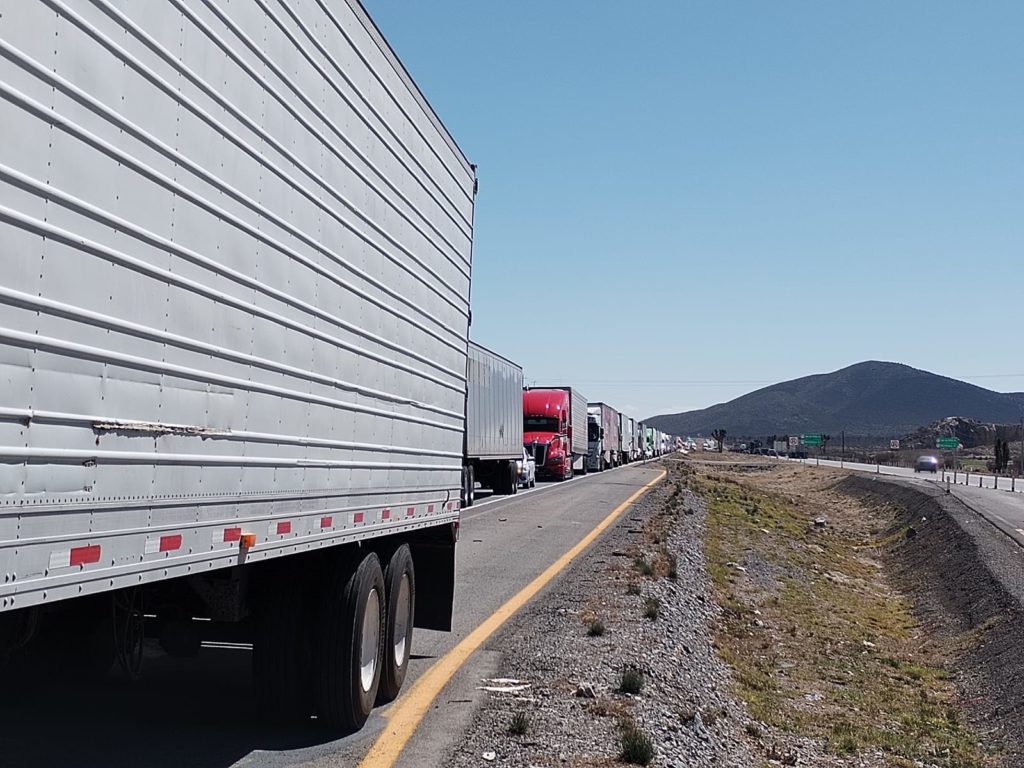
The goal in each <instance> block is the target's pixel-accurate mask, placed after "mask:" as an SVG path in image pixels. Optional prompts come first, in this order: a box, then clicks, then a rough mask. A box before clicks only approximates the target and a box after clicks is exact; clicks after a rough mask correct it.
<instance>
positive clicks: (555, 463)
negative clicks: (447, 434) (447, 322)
mask: <svg viewBox="0 0 1024 768" xmlns="http://www.w3.org/2000/svg"><path fill="white" fill-rule="evenodd" d="M522 383H523V371H522V368H520V367H519V366H518V365H516V364H515V363H513V362H511V361H509V360H507V359H505V358H504V357H502V356H500V355H498V354H496V353H494V352H491V351H490V350H488V349H485V348H484V347H481V346H480V345H478V344H475V343H473V342H470V344H469V369H468V397H467V404H466V441H465V450H464V463H463V470H462V495H461V502H462V506H471V505H472V504H473V502H474V500H475V496H476V487H477V486H478V485H479V486H480V487H483V488H489V489H491V490H492V491H493V492H495V493H499V494H512V493H516V492H517V490H518V488H519V485H520V483H522V482H526V479H527V475H528V473H527V472H525V471H524V470H523V467H524V465H525V464H526V463H528V462H532V463H533V465H534V466H535V468H536V470H535V471H536V476H537V477H540V478H551V479H554V480H568V479H570V478H571V477H573V475H574V474H575V473H577V472H579V473H581V474H587V473H588V472H602V471H604V470H606V469H611V468H613V467H618V466H622V465H623V464H629V463H631V462H634V461H641V460H645V459H651V458H655V457H657V456H661V455H663V454H665V453H667V452H669V451H671V450H673V449H674V446H675V438H673V437H670V436H669V435H666V434H664V433H663V432H661V431H659V430H657V429H655V428H654V427H650V426H647V425H646V424H644V423H643V422H640V421H637V420H636V419H634V418H632V417H630V416H627V415H626V414H624V413H619V412H618V411H617V410H615V409H614V408H612V407H611V406H610V405H608V404H607V403H600V402H598V403H594V402H588V401H587V398H586V397H585V396H584V395H583V394H582V393H580V391H579V390H578V389H576V388H574V387H569V386H545V387H523V386H522Z"/></svg>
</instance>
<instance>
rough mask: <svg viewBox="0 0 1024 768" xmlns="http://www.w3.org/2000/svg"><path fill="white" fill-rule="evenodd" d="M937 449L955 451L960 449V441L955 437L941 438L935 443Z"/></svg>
mask: <svg viewBox="0 0 1024 768" xmlns="http://www.w3.org/2000/svg"><path fill="white" fill-rule="evenodd" d="M935 447H936V448H942V449H944V450H948V451H955V450H956V449H957V448H959V447H960V441H959V440H957V439H956V438H955V437H940V438H939V439H938V440H936V441H935Z"/></svg>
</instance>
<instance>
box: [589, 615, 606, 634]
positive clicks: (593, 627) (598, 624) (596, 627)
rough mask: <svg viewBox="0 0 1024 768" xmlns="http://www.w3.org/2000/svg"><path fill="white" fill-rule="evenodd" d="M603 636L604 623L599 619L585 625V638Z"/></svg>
mask: <svg viewBox="0 0 1024 768" xmlns="http://www.w3.org/2000/svg"><path fill="white" fill-rule="evenodd" d="M603 634H604V622H603V621H601V620H600V619H594V620H593V621H591V622H590V623H589V624H587V637H600V636H601V635H603Z"/></svg>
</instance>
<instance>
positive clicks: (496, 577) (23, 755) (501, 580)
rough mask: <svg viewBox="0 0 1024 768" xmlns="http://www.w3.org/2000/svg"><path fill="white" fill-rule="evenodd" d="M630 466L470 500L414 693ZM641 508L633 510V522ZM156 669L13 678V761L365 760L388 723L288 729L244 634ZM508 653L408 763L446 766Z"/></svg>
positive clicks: (448, 707) (451, 697) (451, 694)
mask: <svg viewBox="0 0 1024 768" xmlns="http://www.w3.org/2000/svg"><path fill="white" fill-rule="evenodd" d="M658 473H659V470H658V469H657V468H656V467H654V466H651V465H631V466H627V467H623V468H620V469H616V470H613V471H609V472H603V473H600V474H591V475H588V476H585V477H577V478H576V479H574V480H572V481H570V482H567V483H552V484H546V485H538V487H537V488H536V489H534V490H533V491H530V492H524V491H520V492H519V494H518V495H517V496H514V497H502V498H499V499H493V500H488V501H483V502H481V503H478V504H477V505H475V506H473V507H471V508H470V509H467V510H465V511H464V513H463V516H462V530H461V538H460V543H459V553H458V566H457V567H458V590H457V593H456V605H455V628H454V632H452V633H441V632H428V631H422V630H417V631H416V634H415V637H414V641H413V661H412V663H411V665H410V670H409V676H408V677H407V678H406V682H405V690H408V688H409V686H410V685H411V684H412V683H413V682H414V681H415V679H416V678H417V677H418V676H419V675H421V674H422V673H423V672H424V670H426V669H427V668H429V666H430V665H431V664H432V663H433V662H434V661H435V660H436V659H438V658H440V657H441V656H443V655H444V654H445V653H446V652H447V651H448V650H449V649H450V648H452V647H453V646H454V645H455V644H456V643H457V642H458V641H459V640H460V639H461V638H462V637H464V636H465V635H466V634H467V633H469V632H470V631H471V630H472V629H473V628H474V627H476V626H477V625H478V624H479V623H480V622H481V621H482V620H484V619H485V618H487V617H488V616H490V615H491V614H492V613H493V612H494V611H495V610H496V609H497V608H498V607H499V606H500V605H501V604H502V603H504V602H505V601H506V600H507V599H508V598H509V597H511V596H512V595H514V594H515V593H517V592H518V591H519V590H520V589H521V588H522V587H524V586H525V585H526V584H528V583H529V582H530V581H531V580H532V579H533V578H534V577H535V576H537V575H538V574H539V573H540V572H542V571H543V570H544V569H545V568H547V567H548V566H549V565H551V564H552V563H553V562H554V561H556V560H557V559H558V558H559V556H560V555H562V554H563V553H564V552H566V551H567V550H568V549H570V548H571V547H572V546H573V545H575V544H576V543H577V542H579V541H580V540H581V539H582V538H583V537H584V536H585V535H586V534H587V533H588V532H589V531H590V530H591V529H593V528H594V526H595V525H597V524H598V523H599V522H600V521H601V520H602V519H604V518H605V517H606V516H607V515H608V514H609V513H610V512H611V511H612V510H613V509H615V508H616V507H617V506H618V505H619V504H621V503H622V502H623V501H625V500H626V499H627V498H629V496H631V495H632V494H633V493H634V492H635V491H636V490H637V489H639V488H640V487H641V486H643V485H644V484H645V483H647V482H648V481H650V480H652V479H653V478H655V477H657V475H658ZM627 516H628V512H626V513H625V516H624V518H623V519H627ZM147 652H148V653H147V655H148V656H149V658H147V660H146V666H145V669H144V676H143V679H142V680H140V681H139V682H136V683H128V682H119V681H116V680H110V681H106V682H102V683H91V684H76V683H71V682H51V683H47V684H44V685H40V684H38V683H37V682H36V681H35V680H33V681H32V684H29V685H25V684H18V685H14V684H13V683H12V681H11V680H10V679H7V678H0V691H2V692H3V696H2V697H0V766H3V768H16V767H17V768H21V766H33V767H34V768H35V767H38V766H68V765H73V766H75V768H90V767H92V766H96V767H97V768H98V767H99V766H102V767H103V768H120V767H122V766H123V767H125V768H127V767H129V766H130V767H131V768H137V767H138V766H146V767H147V768H181V767H182V766H189V767H190V768H228V766H246V767H249V766H253V767H257V766H258V767H259V768H277V767H279V766H280V767H282V768H283V767H285V766H289V767H290V766H303V767H304V768H311V767H313V766H325V767H326V766H335V767H339V766H355V765H356V764H358V762H359V760H360V759H361V758H362V757H363V755H364V754H365V753H366V751H367V750H368V749H369V747H370V746H371V744H372V743H373V741H374V739H375V738H376V736H377V735H378V734H379V733H380V731H381V729H382V727H383V724H384V721H383V719H382V717H381V713H382V710H381V709H378V710H376V711H375V712H374V714H373V715H372V716H371V719H370V721H369V722H368V723H367V725H366V727H365V728H363V730H362V731H360V732H358V733H356V734H353V735H351V736H348V737H345V738H342V739H337V740H333V739H329V738H325V736H324V734H323V732H322V731H319V730H317V729H316V728H315V727H314V726H313V725H309V726H302V727H296V728H282V729H275V728H272V727H268V726H266V725H264V724H263V723H262V722H261V721H260V720H259V719H258V713H257V711H256V709H255V706H254V701H253V687H252V681H251V676H250V673H249V669H250V664H251V650H250V648H249V646H247V645H245V644H231V643H221V644H213V645H205V646H204V647H203V649H202V651H201V652H200V655H199V657H198V658H196V659H188V660H179V659H172V658H169V657H167V656H164V655H162V654H161V653H159V652H158V651H157V649H156V648H148V649H147ZM498 661H499V660H498V659H497V658H494V657H493V655H491V654H488V653H487V652H485V651H480V652H478V653H476V654H474V655H473V656H472V657H471V658H470V660H469V662H468V663H467V664H466V665H464V666H463V668H462V669H461V670H460V672H459V673H457V674H456V675H455V677H454V678H453V679H452V681H451V682H450V683H449V684H448V685H447V687H446V688H445V690H444V691H442V693H441V695H440V696H439V697H438V698H437V699H436V700H435V702H434V706H433V708H432V709H431V710H430V712H429V713H428V715H427V717H426V719H425V720H424V722H423V723H422V724H421V726H420V727H419V729H418V730H417V731H416V734H415V735H414V736H413V738H412V740H411V741H410V742H409V744H408V745H407V747H406V749H405V751H404V752H403V753H402V756H401V758H400V759H399V761H398V763H397V765H399V766H432V765H440V764H441V762H442V758H443V756H444V754H445V753H446V751H447V749H448V748H449V746H450V745H451V744H452V743H454V740H456V739H458V738H459V735H460V734H461V733H462V731H463V729H464V727H465V726H466V725H468V724H469V721H470V718H471V717H472V713H473V705H474V703H475V702H476V701H477V700H479V696H480V695H481V694H480V693H479V692H478V691H477V690H476V688H477V686H479V685H480V684H481V680H482V679H484V678H486V677H488V676H492V675H493V673H494V670H496V669H497V664H498Z"/></svg>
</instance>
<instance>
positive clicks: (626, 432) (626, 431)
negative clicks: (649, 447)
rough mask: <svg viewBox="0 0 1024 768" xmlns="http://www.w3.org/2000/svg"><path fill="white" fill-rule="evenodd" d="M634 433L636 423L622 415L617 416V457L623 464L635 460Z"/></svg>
mask: <svg viewBox="0 0 1024 768" xmlns="http://www.w3.org/2000/svg"><path fill="white" fill-rule="evenodd" d="M635 433H636V422H635V421H634V420H633V419H632V418H631V417H629V416H627V415H626V414H624V413H620V414H619V457H620V461H621V463H623V464H628V463H629V462H631V461H634V460H635V459H636V456H635V455H634V440H635Z"/></svg>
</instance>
